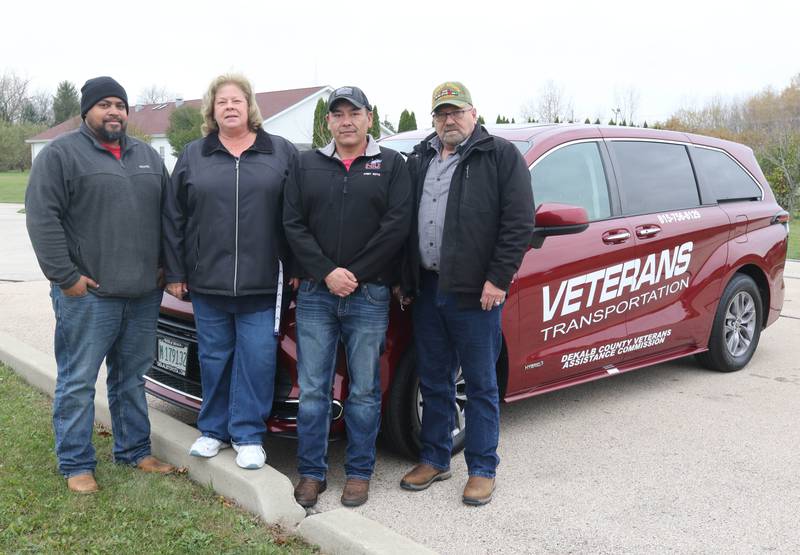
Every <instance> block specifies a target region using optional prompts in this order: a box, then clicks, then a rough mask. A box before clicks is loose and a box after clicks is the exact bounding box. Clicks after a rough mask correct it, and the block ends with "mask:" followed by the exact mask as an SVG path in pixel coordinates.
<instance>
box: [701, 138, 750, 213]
mask: <svg viewBox="0 0 800 555" xmlns="http://www.w3.org/2000/svg"><path fill="white" fill-rule="evenodd" d="M692 160H694V166H695V168H696V169H697V177H698V178H699V179H700V180H701V181H702V182H703V183H704V184H708V185H710V187H711V190H712V191H713V192H714V195H715V198H716V200H717V201H718V202H722V201H726V200H741V199H760V198H761V188H760V187H759V186H758V185H757V184H756V182H755V181H753V178H752V177H750V175H749V174H748V173H747V172H746V171H744V170H743V169H742V168H741V166H739V164H737V163H736V162H734V161H733V159H731V157H730V156H728V155H727V154H725V153H724V152H720V151H719V150H712V149H710V148H701V147H695V148H693V149H692Z"/></svg>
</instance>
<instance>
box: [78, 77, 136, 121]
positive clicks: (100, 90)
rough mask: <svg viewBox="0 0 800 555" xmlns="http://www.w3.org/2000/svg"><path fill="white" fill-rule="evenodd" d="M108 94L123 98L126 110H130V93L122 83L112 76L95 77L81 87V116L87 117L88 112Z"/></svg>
mask: <svg viewBox="0 0 800 555" xmlns="http://www.w3.org/2000/svg"><path fill="white" fill-rule="evenodd" d="M107 96H116V97H117V98H121V99H122V101H123V102H124V103H125V111H126V112H127V111H128V95H127V93H126V92H125V89H123V88H122V85H120V84H119V83H117V82H116V81H115V80H114V79H112V78H111V77H106V76H103V77H95V78H94V79H89V80H88V81H86V83H84V84H83V87H81V117H82V118H86V112H88V111H89V110H91V109H92V106H94V105H95V104H97V103H98V102H100V101H101V100H103V99H104V98H106V97H107Z"/></svg>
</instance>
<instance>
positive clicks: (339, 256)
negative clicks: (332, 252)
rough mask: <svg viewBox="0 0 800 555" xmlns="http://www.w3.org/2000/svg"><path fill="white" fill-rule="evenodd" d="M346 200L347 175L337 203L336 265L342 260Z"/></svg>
mask: <svg viewBox="0 0 800 555" xmlns="http://www.w3.org/2000/svg"><path fill="white" fill-rule="evenodd" d="M346 199H347V175H346V174H345V176H344V184H343V186H342V201H341V202H340V203H339V241H338V242H337V244H336V260H335V262H336V264H337V265H338V264H339V263H340V261H341V259H342V228H343V227H344V201H345V200H346Z"/></svg>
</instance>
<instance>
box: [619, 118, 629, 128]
mask: <svg viewBox="0 0 800 555" xmlns="http://www.w3.org/2000/svg"><path fill="white" fill-rule="evenodd" d="M620 125H621V126H623V127H625V126H626V125H628V124H627V123H626V122H625V119H624V118H623V120H622V123H620Z"/></svg>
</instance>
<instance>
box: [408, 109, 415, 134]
mask: <svg viewBox="0 0 800 555" xmlns="http://www.w3.org/2000/svg"><path fill="white" fill-rule="evenodd" d="M409 124H410V125H411V131H414V130H416V129H417V116H416V114H414V112H411V116H410V117H409Z"/></svg>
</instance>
